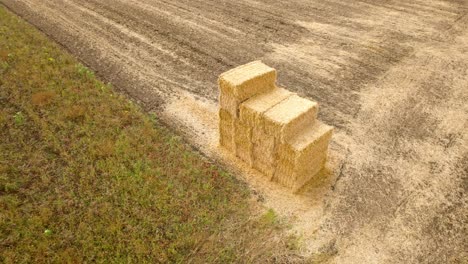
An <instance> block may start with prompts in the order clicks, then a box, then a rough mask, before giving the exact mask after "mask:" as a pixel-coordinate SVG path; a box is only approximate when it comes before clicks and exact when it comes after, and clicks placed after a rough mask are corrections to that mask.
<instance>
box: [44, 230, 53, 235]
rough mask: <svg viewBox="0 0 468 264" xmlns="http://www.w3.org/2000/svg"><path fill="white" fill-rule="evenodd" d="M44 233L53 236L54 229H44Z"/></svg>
mask: <svg viewBox="0 0 468 264" xmlns="http://www.w3.org/2000/svg"><path fill="white" fill-rule="evenodd" d="M44 235H45V236H51V235H52V230H50V229H46V230H44Z"/></svg>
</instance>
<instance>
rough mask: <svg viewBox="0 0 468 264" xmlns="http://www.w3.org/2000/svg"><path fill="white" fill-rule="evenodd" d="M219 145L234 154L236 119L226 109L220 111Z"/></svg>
mask: <svg viewBox="0 0 468 264" xmlns="http://www.w3.org/2000/svg"><path fill="white" fill-rule="evenodd" d="M219 144H220V145H221V146H222V147H224V148H225V149H227V150H229V151H230V152H233V153H234V151H235V144H234V118H233V117H232V116H231V114H230V113H229V112H228V111H226V110H224V109H219Z"/></svg>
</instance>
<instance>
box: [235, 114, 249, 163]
mask: <svg viewBox="0 0 468 264" xmlns="http://www.w3.org/2000/svg"><path fill="white" fill-rule="evenodd" d="M234 143H235V145H236V146H235V148H236V156H237V157H238V158H240V159H241V160H243V161H244V162H245V163H247V164H248V165H249V166H250V167H252V162H253V160H252V145H253V144H252V128H251V127H250V126H248V125H246V124H244V123H242V122H240V121H236V122H234Z"/></svg>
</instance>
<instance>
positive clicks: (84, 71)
mask: <svg viewBox="0 0 468 264" xmlns="http://www.w3.org/2000/svg"><path fill="white" fill-rule="evenodd" d="M76 68H77V71H78V74H79V75H80V76H81V77H83V78H87V79H92V78H94V73H93V72H92V71H90V70H89V69H88V68H87V67H86V66H84V65H83V64H77V65H76Z"/></svg>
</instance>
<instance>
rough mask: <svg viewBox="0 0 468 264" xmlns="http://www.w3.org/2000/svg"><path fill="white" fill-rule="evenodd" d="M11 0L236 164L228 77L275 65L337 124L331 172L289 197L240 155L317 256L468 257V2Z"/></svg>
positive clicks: (270, 202) (100, 70)
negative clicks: (226, 143) (222, 91)
mask: <svg viewBox="0 0 468 264" xmlns="http://www.w3.org/2000/svg"><path fill="white" fill-rule="evenodd" d="M0 3H2V4H3V5H5V6H6V7H8V8H9V9H11V10H12V11H14V12H16V13H17V14H19V15H21V16H22V17H24V18H25V19H26V20H28V21H29V22H31V23H32V24H34V25H35V26H37V27H38V28H39V29H41V30H42V31H44V32H45V33H46V34H48V35H49V36H51V37H52V38H53V39H54V40H56V41H57V42H58V43H60V44H61V45H63V46H64V47H65V48H66V49H68V50H70V51H71V52H72V53H73V54H74V55H75V56H76V57H78V58H79V59H81V60H82V61H83V62H84V63H85V64H87V65H88V66H90V67H91V68H92V69H93V70H95V71H96V72H97V74H98V75H100V76H101V77H102V78H103V79H104V80H107V81H109V82H111V83H113V84H114V85H115V86H116V87H117V88H119V89H120V90H122V91H125V92H126V93H128V94H129V95H130V96H131V97H132V98H134V99H135V100H137V101H139V102H140V103H141V104H142V105H143V106H145V107H146V108H147V109H148V110H150V111H151V110H154V111H163V112H164V114H165V118H166V119H165V122H166V123H168V124H171V125H172V126H174V127H176V128H177V129H179V130H180V131H181V132H182V133H184V134H186V135H187V138H188V139H189V140H190V141H191V142H192V143H193V144H194V145H196V146H198V147H199V148H200V149H201V151H203V152H204V153H206V154H207V155H209V156H211V157H214V158H216V159H218V160H219V161H220V162H226V163H227V160H228V159H226V155H225V154H222V153H221V154H220V153H218V152H219V151H218V150H217V148H216V146H215V145H216V142H217V137H218V136H217V134H216V131H217V122H218V118H217V100H218V92H217V91H218V90H217V78H218V76H219V74H221V73H222V72H225V71H226V70H229V69H231V68H234V67H235V66H238V65H242V64H245V63H247V62H249V61H253V60H262V61H264V62H265V63H266V64H267V65H270V66H272V67H273V68H276V69H277V70H278V80H279V83H278V84H279V85H280V86H282V87H287V89H289V90H291V91H293V92H297V93H298V94H299V95H301V96H304V97H306V98H309V99H311V100H313V101H317V102H319V104H320V111H319V116H318V118H319V119H320V120H323V121H324V122H325V123H326V124H329V125H332V126H334V127H335V128H336V130H335V132H334V136H333V138H332V142H331V145H330V161H329V165H328V167H329V169H328V171H325V172H323V173H322V176H321V177H320V178H319V179H317V181H316V182H313V183H311V184H310V186H309V187H308V188H306V189H305V190H303V192H302V193H301V194H300V195H289V194H287V193H285V192H284V189H281V188H280V187H277V186H275V185H271V184H270V185H269V184H268V183H267V181H266V180H265V181H263V180H261V179H257V178H256V177H254V176H255V175H249V173H250V172H249V171H248V170H243V169H242V168H237V167H236V166H235V164H234V165H233V164H227V166H231V165H232V168H233V170H238V171H239V172H240V173H239V176H242V177H244V178H245V180H246V181H247V182H249V183H250V185H251V186H252V188H253V189H255V190H257V191H258V193H259V196H261V197H259V199H260V198H262V199H264V203H265V205H266V206H269V207H272V208H274V209H275V210H276V211H278V212H279V214H281V215H283V216H287V217H289V218H290V220H291V223H293V225H294V226H295V227H296V230H297V231H298V232H301V233H302V234H303V237H304V242H305V252H304V253H305V254H308V253H312V254H316V256H317V258H318V259H329V260H330V259H331V260H333V261H334V262H338V263H418V262H419V263H447V262H448V263H457V262H464V261H468V255H467V254H468V253H467V252H468V241H467V240H468V239H467V238H468V231H467V225H468V198H467V192H468V176H467V175H468V138H467V137H468V135H467V132H466V131H468V122H467V120H468V103H467V102H468V15H467V14H468V1H464V0H445V1H444V0H429V1H409V0H406V1H405V0H394V1H382V0H375V1H354V0H353V1H333V0H325V1H319V0H311V1H306V0H292V1H270V0H262V1H251V0H240V1H227V0H220V1H188V0H182V1H157V0H74V1H71V0H49V1H40V0H0ZM228 117H229V116H228ZM213 142H214V143H213Z"/></svg>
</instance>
